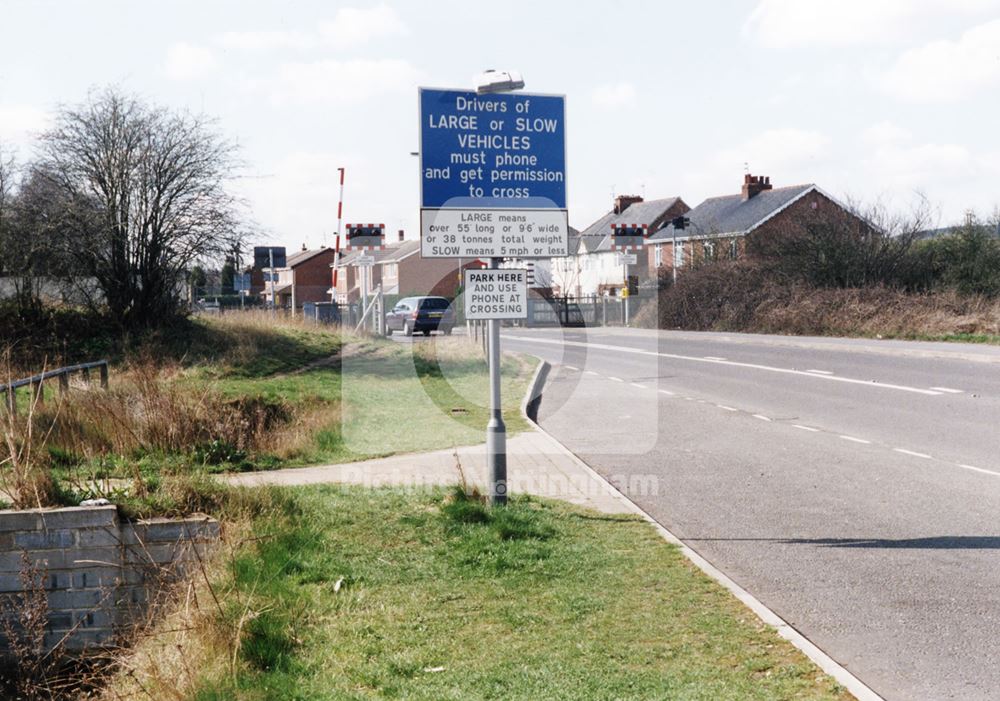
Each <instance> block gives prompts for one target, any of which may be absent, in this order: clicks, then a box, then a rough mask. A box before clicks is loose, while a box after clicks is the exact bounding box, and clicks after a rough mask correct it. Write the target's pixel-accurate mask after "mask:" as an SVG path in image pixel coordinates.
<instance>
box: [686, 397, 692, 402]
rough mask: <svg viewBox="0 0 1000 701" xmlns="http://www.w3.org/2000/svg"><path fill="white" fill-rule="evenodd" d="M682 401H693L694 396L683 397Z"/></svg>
mask: <svg viewBox="0 0 1000 701" xmlns="http://www.w3.org/2000/svg"><path fill="white" fill-rule="evenodd" d="M684 401H686V402H693V401H694V397H684Z"/></svg>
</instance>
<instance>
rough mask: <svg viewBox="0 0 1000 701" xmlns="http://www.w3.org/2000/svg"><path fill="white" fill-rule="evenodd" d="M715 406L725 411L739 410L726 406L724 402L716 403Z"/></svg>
mask: <svg viewBox="0 0 1000 701" xmlns="http://www.w3.org/2000/svg"><path fill="white" fill-rule="evenodd" d="M716 406H717V407H719V408H720V409H725V410H726V411H739V409H735V408H733V407H731V406H726V405H725V404H716Z"/></svg>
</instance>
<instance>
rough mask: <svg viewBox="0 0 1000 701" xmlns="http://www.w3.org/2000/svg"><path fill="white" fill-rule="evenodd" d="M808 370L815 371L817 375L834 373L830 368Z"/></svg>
mask: <svg viewBox="0 0 1000 701" xmlns="http://www.w3.org/2000/svg"><path fill="white" fill-rule="evenodd" d="M806 372H814V373H816V374H817V375H832V374H833V373H832V372H830V371H829V370H806Z"/></svg>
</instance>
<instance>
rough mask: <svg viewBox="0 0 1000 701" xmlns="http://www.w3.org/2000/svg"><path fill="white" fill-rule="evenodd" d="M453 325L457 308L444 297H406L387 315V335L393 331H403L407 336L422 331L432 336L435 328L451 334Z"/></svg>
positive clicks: (425, 334)
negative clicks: (453, 307) (452, 306)
mask: <svg viewBox="0 0 1000 701" xmlns="http://www.w3.org/2000/svg"><path fill="white" fill-rule="evenodd" d="M453 326H455V310H454V309H452V308H451V302H450V301H449V300H448V299H446V298H444V297H404V298H403V299H401V300H399V301H398V302H397V303H396V306H395V307H393V308H392V311H391V312H389V313H388V314H386V315H385V335H386V336H391V335H392V332H393V331H402V332H403V333H404V334H406V335H407V336H412V335H413V332H414V331H422V332H423V334H424V336H430V335H431V331H434V330H435V329H437V330H438V331H443V332H444V333H446V334H450V333H451V329H452V327H453Z"/></svg>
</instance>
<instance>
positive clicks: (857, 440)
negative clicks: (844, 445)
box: [841, 436, 872, 445]
mask: <svg viewBox="0 0 1000 701" xmlns="http://www.w3.org/2000/svg"><path fill="white" fill-rule="evenodd" d="M841 438H843V439H844V440H845V441H850V442H851V443H861V444H863V445H871V444H872V442H871V441H866V440H865V439H864V438H855V437H854V436H841Z"/></svg>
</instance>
